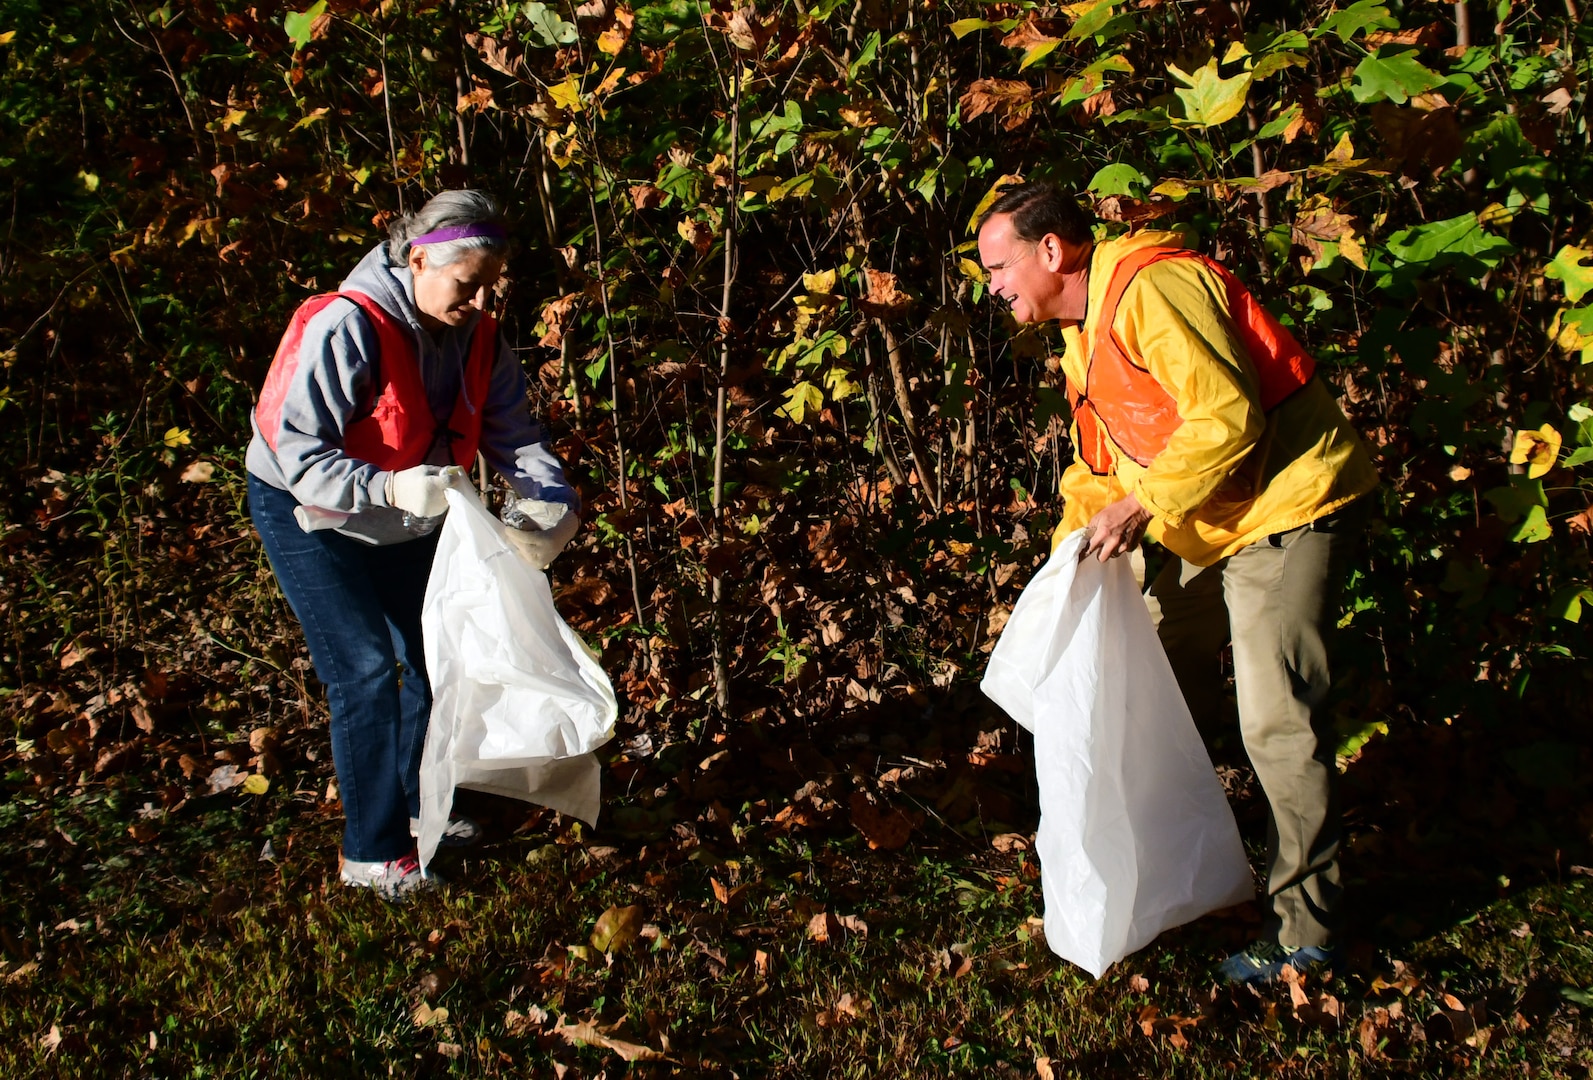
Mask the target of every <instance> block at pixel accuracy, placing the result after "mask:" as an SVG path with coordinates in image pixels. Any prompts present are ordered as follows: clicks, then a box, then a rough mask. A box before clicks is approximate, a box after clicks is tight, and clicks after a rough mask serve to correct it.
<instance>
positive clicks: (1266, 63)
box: [1250, 52, 1311, 81]
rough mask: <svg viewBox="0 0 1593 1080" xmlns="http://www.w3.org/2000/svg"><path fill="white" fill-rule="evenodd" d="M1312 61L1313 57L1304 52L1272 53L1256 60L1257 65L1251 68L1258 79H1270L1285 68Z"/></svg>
mask: <svg viewBox="0 0 1593 1080" xmlns="http://www.w3.org/2000/svg"><path fill="white" fill-rule="evenodd" d="M1310 62H1311V58H1310V57H1308V56H1306V55H1305V54H1304V53H1297V52H1278V53H1271V54H1269V55H1267V56H1263V57H1262V58H1261V59H1260V60H1258V61H1257V62H1256V66H1255V67H1253V68H1251V69H1250V74H1251V75H1252V76H1253V77H1254V78H1255V79H1256V80H1258V81H1259V80H1261V79H1270V78H1272V76H1274V75H1276V74H1277V73H1278V72H1280V71H1282V70H1283V69H1284V68H1291V67H1305V66H1306V65H1307V64H1309V63H1310Z"/></svg>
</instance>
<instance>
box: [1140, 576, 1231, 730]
mask: <svg viewBox="0 0 1593 1080" xmlns="http://www.w3.org/2000/svg"><path fill="white" fill-rule="evenodd" d="M1222 569H1223V568H1222V564H1221V563H1218V564H1217V565H1215V566H1207V567H1199V566H1195V565H1194V564H1193V563H1186V562H1184V561H1183V560H1182V559H1177V558H1174V559H1170V560H1168V562H1167V564H1166V565H1165V566H1163V567H1162V569H1161V572H1160V573H1158V574H1157V575H1156V579H1155V580H1154V581H1152V582H1151V586H1150V588H1149V589H1147V590H1146V592H1145V606H1146V607H1148V608H1149V609H1150V613H1151V621H1153V622H1154V623H1155V624H1156V635H1157V637H1159V638H1161V642H1162V648H1163V649H1164V650H1165V651H1166V653H1167V660H1168V662H1169V663H1170V664H1172V667H1173V674H1174V675H1175V676H1176V677H1177V678H1178V688H1179V689H1180V690H1182V691H1183V693H1184V701H1185V702H1186V703H1187V704H1188V705H1189V712H1190V714H1191V715H1192V716H1193V717H1194V718H1195V726H1196V727H1198V728H1200V730H1201V731H1202V732H1208V733H1209V732H1211V731H1214V730H1215V729H1216V727H1217V725H1218V724H1220V723H1221V721H1222V717H1223V702H1224V697H1225V695H1224V693H1223V678H1222V647H1223V646H1224V645H1226V644H1228V609H1227V607H1226V606H1224V603H1223V588H1222Z"/></svg>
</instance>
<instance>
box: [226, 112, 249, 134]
mask: <svg viewBox="0 0 1593 1080" xmlns="http://www.w3.org/2000/svg"><path fill="white" fill-rule="evenodd" d="M247 119H249V114H248V113H246V112H244V111H243V110H242V109H228V110H227V111H226V112H225V113H224V114H223V115H222V117H221V130H222V131H231V130H232V129H233V128H235V127H237V126H238V125H239V124H241V123H243V122H244V121H245V120H247Z"/></svg>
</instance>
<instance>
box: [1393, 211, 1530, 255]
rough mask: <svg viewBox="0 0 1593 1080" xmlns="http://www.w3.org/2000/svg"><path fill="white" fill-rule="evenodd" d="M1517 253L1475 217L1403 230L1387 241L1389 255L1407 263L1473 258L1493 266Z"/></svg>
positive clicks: (1466, 215) (1461, 216)
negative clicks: (1459, 257)
mask: <svg viewBox="0 0 1593 1080" xmlns="http://www.w3.org/2000/svg"><path fill="white" fill-rule="evenodd" d="M1514 250H1515V248H1514V246H1513V245H1511V243H1510V241H1508V240H1506V239H1505V238H1504V237H1502V236H1495V235H1493V234H1492V233H1490V232H1488V231H1487V230H1486V229H1484V228H1483V227H1482V223H1481V222H1479V221H1478V220H1477V215H1476V214H1461V215H1460V216H1459V217H1452V218H1446V219H1445V220H1443V221H1434V222H1431V223H1429V224H1426V225H1418V226H1416V227H1415V228H1412V229H1401V230H1400V231H1399V232H1397V233H1395V234H1394V235H1393V236H1390V237H1389V238H1388V253H1389V254H1390V255H1392V256H1394V258H1396V259H1398V260H1399V261H1400V262H1404V263H1431V262H1433V261H1435V260H1437V259H1439V258H1446V259H1447V258H1453V257H1456V256H1471V257H1473V258H1476V259H1478V260H1480V261H1481V262H1482V263H1483V264H1484V265H1486V266H1490V267H1491V266H1496V265H1498V263H1499V261H1500V260H1501V259H1503V258H1504V257H1505V256H1506V255H1508V254H1510V253H1511V252H1512V251H1514Z"/></svg>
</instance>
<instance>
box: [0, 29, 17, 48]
mask: <svg viewBox="0 0 1593 1080" xmlns="http://www.w3.org/2000/svg"><path fill="white" fill-rule="evenodd" d="M16 36H17V32H16V31H15V30H7V31H6V32H5V33H3V34H0V45H9V44H11V40H12V39H13V38H15V37H16Z"/></svg>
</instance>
